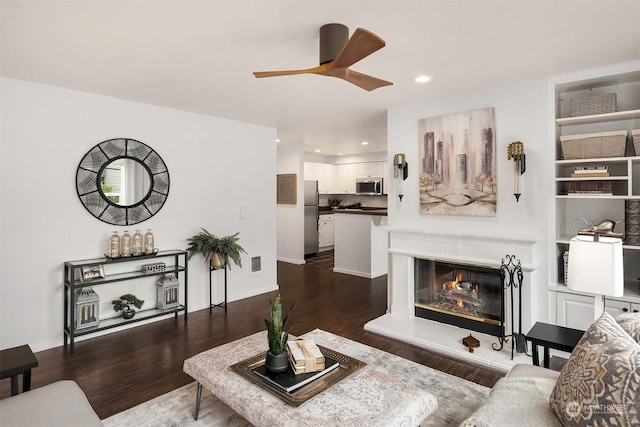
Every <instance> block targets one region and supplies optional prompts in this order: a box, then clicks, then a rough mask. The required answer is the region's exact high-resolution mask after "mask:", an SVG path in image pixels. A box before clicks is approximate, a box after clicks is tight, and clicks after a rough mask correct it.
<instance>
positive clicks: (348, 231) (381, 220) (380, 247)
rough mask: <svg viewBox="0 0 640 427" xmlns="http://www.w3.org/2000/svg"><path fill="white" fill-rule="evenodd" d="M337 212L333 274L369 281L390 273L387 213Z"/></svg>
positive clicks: (373, 211)
mask: <svg viewBox="0 0 640 427" xmlns="http://www.w3.org/2000/svg"><path fill="white" fill-rule="evenodd" d="M334 212H335V220H334V226H335V238H334V249H333V250H334V266H333V271H334V272H336V273H345V274H351V275H354V276H360V277H366V278H369V279H373V278H375V277H379V276H382V275H384V274H387V269H388V255H387V250H388V248H389V239H388V235H387V210H386V209H353V210H352V209H344V210H341V209H338V210H336V211H334Z"/></svg>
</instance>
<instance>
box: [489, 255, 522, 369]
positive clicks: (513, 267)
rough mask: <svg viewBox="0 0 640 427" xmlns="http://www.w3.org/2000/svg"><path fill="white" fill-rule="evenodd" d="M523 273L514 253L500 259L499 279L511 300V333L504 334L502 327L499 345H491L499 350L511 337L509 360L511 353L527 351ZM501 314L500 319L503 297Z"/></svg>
mask: <svg viewBox="0 0 640 427" xmlns="http://www.w3.org/2000/svg"><path fill="white" fill-rule="evenodd" d="M523 278H524V275H523V274H522V266H521V265H520V260H519V259H518V260H516V256H515V255H506V257H505V258H503V259H502V263H501V265H500V281H501V282H502V288H503V289H504V290H505V292H506V291H508V293H509V298H510V301H511V305H510V310H509V311H510V316H511V334H509V335H505V333H504V328H503V333H502V336H501V337H498V340H499V342H500V343H499V346H497V345H496V343H493V344H492V345H491V347H492V348H493V349H494V350H496V351H500V350H502V349H503V348H504V343H505V342H508V341H509V338H511V360H513V353H514V351H515V352H516V353H525V354H526V353H527V340H526V336H525V334H523V333H522V282H523ZM516 291H517V294H518V295H517V299H518V301H517V303H518V325H517V326H518V332H516V323H515V320H514V317H515V315H514V307H515V305H514V300H515V296H514V294H515V293H516ZM501 311H502V313H501V315H502V319H505V318H506V317H505V313H506V308H505V298H502V303H501Z"/></svg>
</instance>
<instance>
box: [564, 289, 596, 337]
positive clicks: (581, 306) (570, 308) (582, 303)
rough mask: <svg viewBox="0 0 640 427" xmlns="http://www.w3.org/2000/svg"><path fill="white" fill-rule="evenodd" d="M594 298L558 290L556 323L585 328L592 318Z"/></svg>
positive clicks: (591, 321) (568, 326)
mask: <svg viewBox="0 0 640 427" xmlns="http://www.w3.org/2000/svg"><path fill="white" fill-rule="evenodd" d="M594 300H595V298H594V297H592V296H587V295H580V294H572V293H568V292H558V293H557V295H556V323H557V324H558V325H559V326H565V327H567V328H573V329H582V330H587V329H588V328H589V326H590V325H591V324H592V323H593V320H594V319H593V318H594V314H595V307H594Z"/></svg>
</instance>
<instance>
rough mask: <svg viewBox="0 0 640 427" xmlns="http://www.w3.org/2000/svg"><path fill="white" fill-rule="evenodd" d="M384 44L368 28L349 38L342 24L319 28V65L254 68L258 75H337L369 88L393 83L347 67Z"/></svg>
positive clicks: (255, 74)
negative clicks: (258, 69)
mask: <svg viewBox="0 0 640 427" xmlns="http://www.w3.org/2000/svg"><path fill="white" fill-rule="evenodd" d="M384 46H385V42H384V40H382V39H381V38H380V37H378V36H377V35H375V34H373V33H372V32H371V31H367V30H365V29H362V28H358V29H356V31H355V32H354V33H353V35H352V36H351V38H349V29H348V28H347V27H346V26H344V25H342V24H326V25H323V26H322V27H320V65H319V66H317V67H313V68H305V69H301V70H282V71H255V72H254V73H253V75H254V76H256V77H257V78H261V77H275V76H289V75H293V74H319V75H322V76H330V77H338V78H340V79H343V80H346V81H348V82H349V83H352V84H354V85H356V86H358V87H361V88H362V89H365V90H368V91H372V90H374V89H377V88H379V87H383V86H389V85H392V84H393V83H391V82H388V81H386V80H382V79H379V78H377V77H373V76H369V75H367V74H362V73H359V72H357V71H353V70H351V69H349V67H350V66H351V65H353V64H355V63H356V62H358V61H360V60H361V59H363V58H366V57H367V56H369V55H371V54H372V53H373V52H375V51H377V50H379V49H382V48H383V47H384Z"/></svg>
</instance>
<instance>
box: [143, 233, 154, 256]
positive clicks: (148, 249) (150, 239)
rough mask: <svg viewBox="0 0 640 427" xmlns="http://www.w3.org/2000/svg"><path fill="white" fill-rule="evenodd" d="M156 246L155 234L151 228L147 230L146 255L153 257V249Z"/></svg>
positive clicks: (145, 236) (145, 240) (145, 238)
mask: <svg viewBox="0 0 640 427" xmlns="http://www.w3.org/2000/svg"><path fill="white" fill-rule="evenodd" d="M154 247H155V244H154V242H153V233H152V232H151V229H150V228H147V232H146V233H145V235H144V253H145V254H147V255H151V254H152V253H153V249H154Z"/></svg>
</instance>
